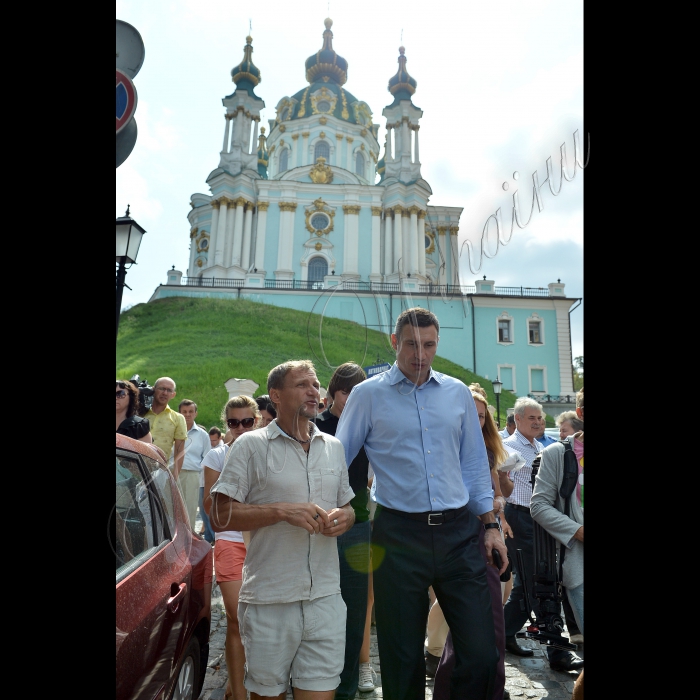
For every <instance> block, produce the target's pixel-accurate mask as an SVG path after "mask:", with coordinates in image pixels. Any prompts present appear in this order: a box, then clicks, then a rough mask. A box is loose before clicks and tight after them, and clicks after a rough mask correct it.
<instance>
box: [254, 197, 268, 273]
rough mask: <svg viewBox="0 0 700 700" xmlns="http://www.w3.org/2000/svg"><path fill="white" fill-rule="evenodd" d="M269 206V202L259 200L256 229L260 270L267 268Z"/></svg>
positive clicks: (257, 256)
mask: <svg viewBox="0 0 700 700" xmlns="http://www.w3.org/2000/svg"><path fill="white" fill-rule="evenodd" d="M269 206H270V203H269V202H258V222H257V227H256V229H255V267H257V268H258V271H260V270H264V269H265V229H266V228H267V208H268V207H269Z"/></svg>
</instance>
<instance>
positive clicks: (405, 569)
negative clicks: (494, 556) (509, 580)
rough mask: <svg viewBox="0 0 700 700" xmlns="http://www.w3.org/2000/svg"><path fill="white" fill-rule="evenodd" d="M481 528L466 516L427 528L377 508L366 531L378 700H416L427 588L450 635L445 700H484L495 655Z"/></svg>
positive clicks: (421, 691) (421, 685) (420, 694)
mask: <svg viewBox="0 0 700 700" xmlns="http://www.w3.org/2000/svg"><path fill="white" fill-rule="evenodd" d="M480 528H482V525H481V521H480V520H479V519H478V518H477V517H476V516H474V515H472V514H471V513H470V512H469V511H468V510H466V509H465V510H464V511H462V512H461V513H460V514H459V515H458V516H457V517H456V518H455V519H454V520H451V521H449V522H447V523H444V524H443V525H428V524H427V522H418V521H415V520H410V519H408V518H405V517H402V516H400V515H396V514H395V513H390V512H388V511H386V510H384V509H382V508H381V506H378V507H377V512H376V514H375V517H374V528H373V531H372V564H373V567H374V600H375V610H376V621H377V642H378V645H379V657H380V659H381V676H382V691H383V697H384V698H385V700H424V698H425V656H424V640H425V628H426V624H427V621H428V604H429V597H428V588H429V587H430V586H431V585H432V587H433V590H434V591H435V595H436V596H437V599H438V601H439V602H440V607H441V608H442V611H443V613H444V615H445V620H446V622H447V624H448V625H449V627H450V631H451V632H452V644H453V647H454V657H455V665H454V670H453V672H452V677H451V679H450V698H451V699H452V700H458V699H459V700H461V699H463V698H469V700H491V698H492V696H493V689H494V681H495V677H496V664H497V662H498V657H499V654H498V651H497V649H496V636H495V632H494V625H493V612H492V608H491V594H490V593H489V587H488V583H487V580H486V562H485V560H484V558H483V556H482V555H481V552H480V551H479V529H480Z"/></svg>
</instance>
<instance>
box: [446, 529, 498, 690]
mask: <svg viewBox="0 0 700 700" xmlns="http://www.w3.org/2000/svg"><path fill="white" fill-rule="evenodd" d="M479 549H480V550H481V556H482V557H484V561H486V547H485V545H484V528H481V529H480V532H479ZM486 579H487V580H488V583H489V592H490V593H491V609H492V610H493V627H494V631H495V632H496V648H497V649H498V654H499V659H498V664H497V665H496V682H495V684H494V689H493V700H503V689H504V688H505V686H506V662H505V656H506V635H505V624H504V621H503V593H501V578H500V576H499V574H498V570H497V569H496V567H495V566H489V565H488V564H487V565H486ZM454 666H455V652H454V645H453V644H452V632H451V631H450V632H448V634H447V640H446V641H445V648H444V649H443V652H442V657H441V659H440V664H439V665H438V668H437V673H436V674H435V685H434V686H433V700H448V698H449V697H450V678H451V677H452V671H453V670H454Z"/></svg>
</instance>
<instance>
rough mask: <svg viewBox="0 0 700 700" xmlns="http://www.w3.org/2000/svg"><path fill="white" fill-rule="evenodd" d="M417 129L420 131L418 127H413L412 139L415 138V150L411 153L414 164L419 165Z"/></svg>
mask: <svg viewBox="0 0 700 700" xmlns="http://www.w3.org/2000/svg"><path fill="white" fill-rule="evenodd" d="M418 129H420V126H419V125H418V124H416V125H415V126H414V127H413V133H414V135H415V136H414V138H415V149H414V153H413V162H414V163H420V155H419V154H418Z"/></svg>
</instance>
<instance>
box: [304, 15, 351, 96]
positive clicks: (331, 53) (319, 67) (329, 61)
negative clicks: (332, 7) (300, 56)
mask: <svg viewBox="0 0 700 700" xmlns="http://www.w3.org/2000/svg"><path fill="white" fill-rule="evenodd" d="M324 24H325V25H326V30H325V31H324V32H323V46H322V47H321V48H320V49H319V50H318V51H317V52H316V53H315V54H314V55H313V56H309V57H308V58H307V59H306V63H305V66H306V79H307V80H308V81H309V83H314V82H316V81H318V80H322V81H323V82H324V83H327V82H328V81H329V80H331V81H333V82H334V83H336V84H337V85H344V84H345V83H346V82H347V80H348V62H347V61H346V60H345V59H344V58H343V57H342V56H338V54H337V53H336V52H335V50H334V49H333V32H332V31H331V27H332V26H333V20H332V19H331V18H330V17H328V18H326V19H325V20H324Z"/></svg>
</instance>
